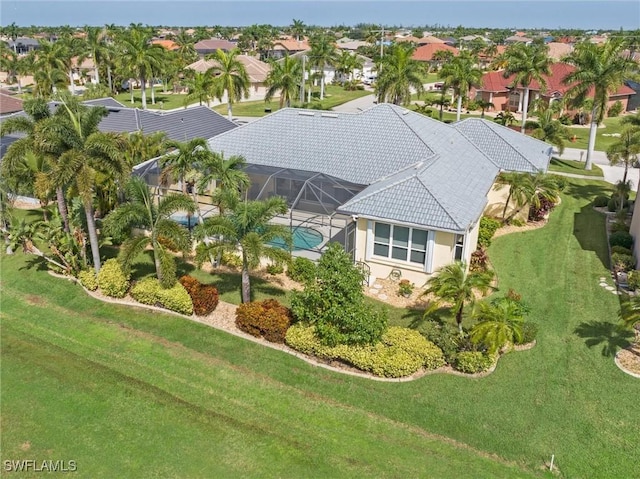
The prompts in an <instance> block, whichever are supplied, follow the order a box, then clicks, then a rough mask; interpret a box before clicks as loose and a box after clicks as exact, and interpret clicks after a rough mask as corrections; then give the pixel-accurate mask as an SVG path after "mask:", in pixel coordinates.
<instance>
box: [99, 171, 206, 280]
mask: <svg viewBox="0 0 640 479" xmlns="http://www.w3.org/2000/svg"><path fill="white" fill-rule="evenodd" d="M127 195H128V198H129V200H128V201H127V202H126V203H123V204H122V205H120V206H119V207H117V208H116V209H115V210H113V211H112V212H111V213H109V214H108V215H107V217H106V218H105V219H104V225H105V230H106V231H107V233H109V234H113V235H116V236H121V235H122V234H123V233H124V234H127V233H129V232H130V231H131V228H133V227H137V228H140V227H143V228H145V229H147V230H148V231H149V232H150V233H151V234H149V235H147V234H138V235H136V236H133V237H131V238H129V239H127V240H126V241H125V242H124V243H123V244H122V248H121V249H120V254H119V255H118V259H119V261H120V262H121V263H122V264H123V266H124V267H125V268H128V267H130V265H131V263H132V262H133V261H134V260H135V259H136V258H137V257H138V256H139V255H140V253H142V252H143V251H144V249H145V248H146V247H147V246H151V248H152V249H153V263H154V266H155V270H156V276H157V278H158V281H160V284H161V285H162V286H163V287H165V288H170V287H171V286H173V285H174V284H175V282H176V273H175V272H176V265H175V259H174V257H173V255H172V254H171V253H172V252H173V251H182V252H183V253H186V252H187V251H189V249H190V248H191V237H190V235H189V231H188V230H187V229H186V228H185V227H183V226H181V225H179V224H178V223H176V222H175V221H173V220H172V219H171V215H172V214H174V213H176V212H179V211H186V212H187V213H190V214H193V212H194V211H195V209H196V207H195V203H194V201H193V200H192V199H191V198H189V197H188V196H186V195H183V194H173V195H168V196H164V197H162V198H160V199H159V201H158V204H157V205H156V203H155V200H154V198H153V195H152V194H151V191H150V189H149V186H147V184H146V183H145V182H144V180H143V179H142V178H140V177H137V176H134V177H132V178H131V179H130V180H129V183H128V184H127Z"/></svg>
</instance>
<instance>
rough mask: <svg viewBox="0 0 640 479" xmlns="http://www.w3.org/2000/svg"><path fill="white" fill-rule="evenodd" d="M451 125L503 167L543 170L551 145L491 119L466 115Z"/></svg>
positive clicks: (509, 169)
mask: <svg viewBox="0 0 640 479" xmlns="http://www.w3.org/2000/svg"><path fill="white" fill-rule="evenodd" d="M453 127H454V128H455V129H456V130H457V131H459V132H460V133H462V134H463V135H464V136H465V137H467V138H468V139H469V140H471V141H472V142H473V143H474V144H475V145H476V146H477V147H478V148H479V149H480V150H481V151H482V152H483V153H484V154H485V155H487V156H488V157H489V158H491V159H492V160H493V161H494V162H495V163H496V164H497V165H498V166H499V167H500V169H502V170H506V171H528V172H530V173H535V172H536V171H539V170H543V171H547V168H548V167H549V159H550V158H551V150H552V148H553V147H552V146H551V145H549V144H548V143H545V142H544V141H540V140H536V139H535V138H531V137H530V136H526V135H523V134H521V133H519V132H517V131H514V130H512V129H511V128H507V127H504V126H502V125H499V124H497V123H495V122H491V121H486V120H481V119H477V118H468V119H466V120H463V121H460V122H458V123H455V124H454V125H453Z"/></svg>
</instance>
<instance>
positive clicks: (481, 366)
mask: <svg viewBox="0 0 640 479" xmlns="http://www.w3.org/2000/svg"><path fill="white" fill-rule="evenodd" d="M494 362H495V359H494V358H492V357H490V356H488V355H487V354H486V353H483V352H481V351H462V352H461V353H458V355H457V356H456V362H455V364H454V366H455V368H456V369H457V370H458V371H462V372H463V373H469V374H474V373H480V372H483V371H486V370H487V369H489V368H490V367H491V366H492V365H493V363H494Z"/></svg>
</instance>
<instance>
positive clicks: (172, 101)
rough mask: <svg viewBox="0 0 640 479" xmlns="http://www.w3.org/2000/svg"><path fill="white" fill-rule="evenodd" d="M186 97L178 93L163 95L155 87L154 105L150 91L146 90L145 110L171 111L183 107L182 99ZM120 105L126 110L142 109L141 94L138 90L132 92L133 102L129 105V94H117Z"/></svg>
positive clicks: (159, 89)
mask: <svg viewBox="0 0 640 479" xmlns="http://www.w3.org/2000/svg"><path fill="white" fill-rule="evenodd" d="M185 96H186V95H182V94H178V93H170V92H167V93H163V92H162V87H161V86H157V87H155V97H156V104H155V105H154V104H152V103H151V89H150V88H147V108H148V109H150V110H151V109H153V110H173V109H175V108H183V107H184V99H185ZM114 98H115V99H116V100H118V101H119V102H120V103H122V104H123V105H124V106H126V107H128V108H142V93H141V91H140V90H134V91H133V100H134V102H133V103H131V93H129V92H123V93H118V94H117V95H116V96H115V97H114Z"/></svg>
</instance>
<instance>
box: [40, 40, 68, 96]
mask: <svg viewBox="0 0 640 479" xmlns="http://www.w3.org/2000/svg"><path fill="white" fill-rule="evenodd" d="M31 55H32V61H33V65H32V71H33V72H34V80H35V82H36V86H37V87H38V89H39V91H40V92H41V93H42V94H44V93H45V92H46V93H47V94H51V93H52V92H53V93H55V92H56V90H57V88H58V87H59V86H61V83H62V81H61V79H62V76H63V75H67V72H69V71H70V69H71V57H72V56H73V55H72V53H71V51H70V49H69V45H68V44H66V43H65V42H64V41H61V42H55V43H52V42H50V41H48V40H39V41H38V50H37V53H36V52H32V53H31ZM61 74H62V75H61ZM40 84H42V85H40ZM47 89H48V92H47ZM42 96H45V95H42Z"/></svg>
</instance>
